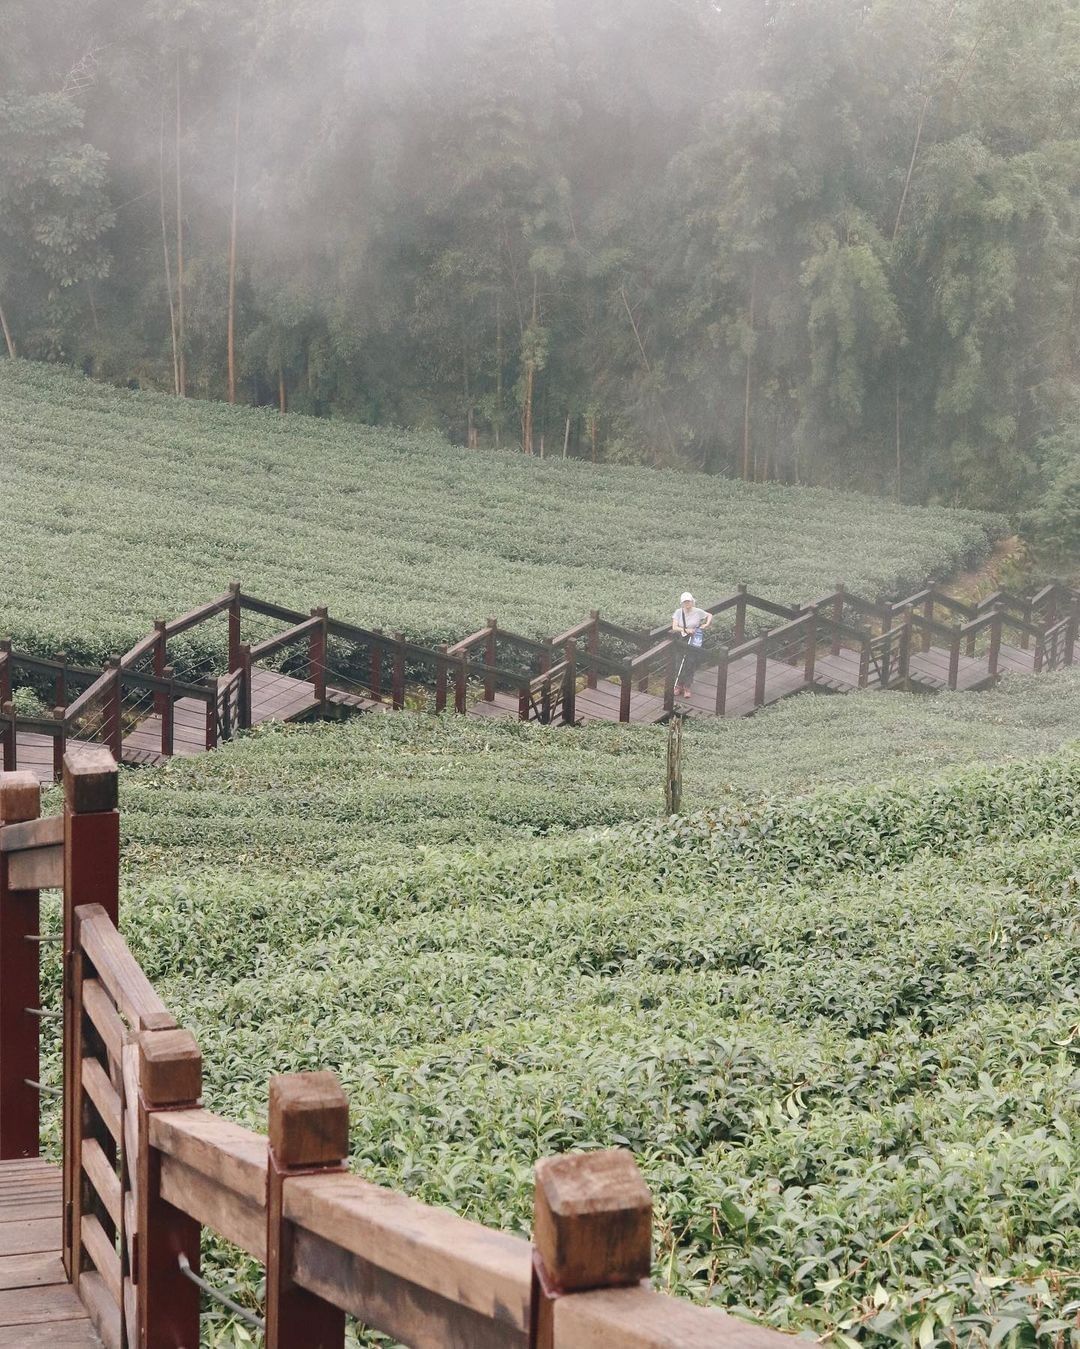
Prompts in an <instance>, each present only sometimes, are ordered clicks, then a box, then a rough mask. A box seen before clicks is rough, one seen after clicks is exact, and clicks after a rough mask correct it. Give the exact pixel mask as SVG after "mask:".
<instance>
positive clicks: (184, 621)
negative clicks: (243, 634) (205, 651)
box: [165, 594, 233, 637]
mask: <svg viewBox="0 0 1080 1349" xmlns="http://www.w3.org/2000/svg"><path fill="white" fill-rule="evenodd" d="M232 602H233V597H232V594H228V595H219V596H218V598H217V599H216V600H211V601H210V602H209V604H201V605H200V606H199V607H198V609H192V610H191V611H190V612H189V613H186V614H181V616H180V617H179V618H174V619H173V620H172V621H171V622H169V623H166V624H165V636H166V637H178V636H179V635H180V634H181V633H182V632H189V631H190V630H191V629H192V628H197V627H198V626H199V624H200V623H205V622H207V621H208V620H209V619H211V618H216V617H217V615H218V614H220V613H223V612H224V611H225V610H226V609H227V608H228V607H229V605H230V604H232Z"/></svg>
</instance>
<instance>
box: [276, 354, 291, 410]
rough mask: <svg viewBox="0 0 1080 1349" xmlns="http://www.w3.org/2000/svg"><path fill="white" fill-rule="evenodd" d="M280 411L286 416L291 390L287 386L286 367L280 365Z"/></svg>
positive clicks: (278, 385) (278, 386)
mask: <svg viewBox="0 0 1080 1349" xmlns="http://www.w3.org/2000/svg"><path fill="white" fill-rule="evenodd" d="M277 396H278V411H279V412H280V413H281V415H282V416H283V417H284V416H285V414H286V412H288V410H289V391H288V389H287V388H286V387H285V367H284V366H283V365H279V366H278V372H277Z"/></svg>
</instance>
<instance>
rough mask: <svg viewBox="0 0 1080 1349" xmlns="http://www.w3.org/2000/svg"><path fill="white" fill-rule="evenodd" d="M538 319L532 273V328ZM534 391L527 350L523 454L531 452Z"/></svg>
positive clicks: (537, 288) (537, 286)
mask: <svg viewBox="0 0 1080 1349" xmlns="http://www.w3.org/2000/svg"><path fill="white" fill-rule="evenodd" d="M539 319H540V275H539V273H538V272H534V273H533V304H532V328H533V330H534V331H535V328H536V325H537V323H538V322H539ZM535 392H536V362H535V361H534V360H533V356H532V352H531V351H530V352H529V357H528V360H527V361H526V362H525V397H524V400H523V402H522V407H521V449H522V452H523V453H524V454H532V453H533V398H534V395H535Z"/></svg>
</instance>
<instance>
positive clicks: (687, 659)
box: [675, 642, 701, 689]
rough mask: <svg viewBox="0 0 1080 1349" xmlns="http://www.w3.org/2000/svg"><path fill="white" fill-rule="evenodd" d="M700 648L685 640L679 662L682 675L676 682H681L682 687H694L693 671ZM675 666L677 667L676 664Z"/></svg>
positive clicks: (695, 667)
mask: <svg viewBox="0 0 1080 1349" xmlns="http://www.w3.org/2000/svg"><path fill="white" fill-rule="evenodd" d="M700 650H701V647H699V646H692V645H691V644H690V643H689V642H687V644H686V650H685V651H684V652H683V655H682V657H681V658H680V664H681V665H682V676H681V678H680V679H679V680H678V683H679V684H681V685H682V687H683V688H684V689H690V688H693V687H694V671H695V670H696V669H697V662H698V653H699V652H700ZM675 668H676V669H678V666H676V667H675Z"/></svg>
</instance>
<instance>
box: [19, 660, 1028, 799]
mask: <svg viewBox="0 0 1080 1349" xmlns="http://www.w3.org/2000/svg"><path fill="white" fill-rule="evenodd" d="M859 664H860V654H859V652H858V651H855V650H850V649H847V648H845V649H842V650H840V651H839V652H836V653H832V652H828V651H826V652H819V653H818V655H817V658H816V663H815V672H814V687H815V688H816V689H819V690H824V691H828V692H834V693H849V692H853V691H854V690H855V689H857V688H858V687H859ZM1034 668H1035V660H1034V654H1033V652H1031V651H1022V650H1021V649H1020V648H1019V647H1013V646H1005V645H1002V647H1001V651H1000V656H999V669H1000V670H1001V672H1002V673H1016V674H1031V673H1033V671H1034ZM878 676H879V671H878V669H877V668H876V667H874V666H872V667H871V669H870V685H871V687H877V686H878ZM957 676H958V677H957V687H958V688H959V689H961V690H965V691H971V690H976V689H981V688H986V687H987V686H988V685H989V684H991V683H992V682H993V680H992V677H991V675H990V673H989V665H988V661H987V659H986V657H985V656H981V657H975V658H971V657H968V656H961V657H960V663H959V668H958V671H957ZM910 677H911V682H912V685H913V686H914V687H916V688H922V689H925V690H931V691H937V690H940V689H944V688H946V687H948V682H949V652H948V651H947V650H945V649H944V648H943V647H931V648H930V650H929V651H925V652H923V651H918V652H912V655H911V658H910ZM716 680H717V672H716V668H715V666H714V667H713V668H712V669H706V670H702V671H701V672H700V673H699V674H698V675H697V677H696V679H695V681H694V687H693V691H692V693H691V694H690V695H689V696H681V697H680V698H679V699H678V706H679V707H680V708H681V709H682V710H683V711H685V712H688V713H689V714H690V715H692V716H714V715H715V709H716ZM756 682H757V660H756V658H755V657H754V656H745V657H743V658H742V659H741V660H738V661H735V662H734V664H732V665H731V666H729V668H728V680H727V695H726V701H725V708H724V716H725V717H726V718H735V717H746V716H750V715H752V713H753V712H754V711H755V702H754V693H755V686H756ZM805 688H806V683H805V679H804V668H803V664H802V662H801V661H800V662H799V663H798V664H795V665H788V664H787V663H786V662H784V661H776V660H770V661H768V662H767V663H766V678H765V706H769V705H770V704H772V703H775V702H779V700H780V699H781V698H787V697H790V696H791V695H792V694H794V693H799V692H801V691H803V690H804V689H805ZM327 701H328V702H329V703H331V704H332V705H334V706H336V707H339V708H344V709H346V710H348V711H354V712H366V711H374V710H379V711H387V710H388V709H389V704H388V703H385V702H382V703H379V702H373V701H371V700H370V699H368V698H364V697H362V696H359V695H355V694H351V693H345V692H343V691H341V690H336V689H330V690H328V694H327ZM619 707H620V690H619V684H618V682H617V681H615V680H606V679H601V680H600V681H599V683H598V684H597V687H596V688H595V689H588V688H584V689H581V690H580V691H579V692H578V694H577V702H576V714H577V720H578V721H579V722H583V723H589V722H599V721H607V722H617V721H618V720H619ZM317 708H318V701H317V699H316V697H315V689H314V686H313V685H312V684H310V683H307V682H306V681H304V680H301V679H294V678H292V677H291V676H289V675H284V674H281V673H279V672H278V671H275V670H266V669H263V668H261V667H259V666H256V667H255V669H254V670H253V671H252V706H251V714H252V716H251V719H252V724H253V725H256V726H258V725H261V724H262V723H263V722H266V721H270V720H271V719H274V720H277V721H298V720H301V719H303V718H304V717H307V716H310V715H311V714H312V713H313V712H315V711H316V709H317ZM469 715H470V716H473V717H498V718H505V717H516V716H517V715H518V701H517V697H516V696H515V695H514V694H512V693H503V692H498V693H496V695H495V697H494V699H493V700H492V701H490V702H488V701H485V700H483V699H481V700H480V701H478V702H474V703H472V704H471V705H470V707H469ZM664 717H665V712H664V701H663V698H662V697H659V696H657V694H656V693H644V692H639V691H638V690H636V689H635V690H634V693H633V694H632V696H631V700H630V719H631V721H632V722H635V723H638V724H645V725H649V724H653V723H656V722H660V721H663V720H664ZM205 744H206V707H205V704H203V703H201V702H198V701H197V700H193V699H188V698H184V699H179V700H178V701H177V703H176V704H175V707H174V711H173V752H174V753H175V754H176V755H178V756H182V757H188V756H191V755H195V754H201V753H202V752H203V750H204V747H205ZM68 748H69V749H73V750H76V751H77V750H78V742H77V741H76V742H69V743H68ZM17 750H18V753H17V759H18V766H19V768H23V769H28V770H29V771H31V772H34V773H36V774H37V776H38V777H39V778H40V780H41V781H42V782H51V781H52V753H53V742H52V740H51V739H50V738H49V737H48V736H44V735H36V734H33V733H30V732H24V731H20V732H19V737H18V747H17ZM123 758H124V762H125V763H126V764H138V765H152V764H158V763H163V762H164V760H163V759H162V757H161V718H160V717H159V716H158V715H157V714H156V713H155V714H152V715H151V716H149V717H147V718H145V720H143V721H142V722H140V724H139V725H138V727H137V728H136V729H135V730H134V731H132V732H131V734H130V735H128V736H126V737H125V739H124V755H123Z"/></svg>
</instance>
